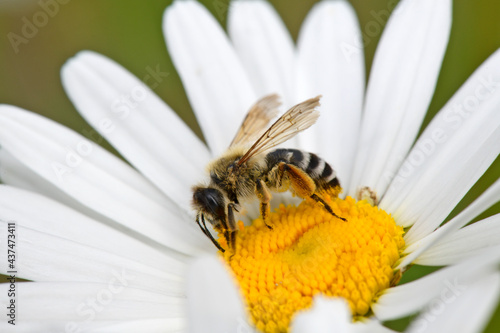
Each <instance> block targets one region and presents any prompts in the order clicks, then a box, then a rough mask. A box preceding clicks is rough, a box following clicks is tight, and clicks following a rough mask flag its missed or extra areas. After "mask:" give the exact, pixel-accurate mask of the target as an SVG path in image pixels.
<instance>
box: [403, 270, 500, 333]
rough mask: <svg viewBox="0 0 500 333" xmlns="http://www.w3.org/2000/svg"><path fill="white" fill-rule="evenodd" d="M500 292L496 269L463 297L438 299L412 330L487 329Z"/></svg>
mask: <svg viewBox="0 0 500 333" xmlns="http://www.w3.org/2000/svg"><path fill="white" fill-rule="evenodd" d="M499 295H500V274H499V273H494V274H491V275H488V276H485V277H482V278H481V279H480V280H479V281H477V282H474V283H472V284H471V285H470V286H469V287H468V288H467V290H465V291H464V292H463V294H460V295H459V297H456V296H455V295H452V294H449V296H451V297H447V298H443V297H441V298H438V299H435V300H434V301H433V302H432V303H431V305H430V307H429V308H428V309H427V310H426V311H425V312H424V313H423V314H421V315H420V316H419V317H418V318H417V319H415V320H414V321H413V322H412V324H411V325H410V327H409V328H408V331H407V332H408V333H417V332H419V333H420V332H421V333H424V332H425V333H440V332H463V333H468V332H470V333H472V332H483V330H484V328H485V327H486V325H487V324H488V320H489V318H490V317H491V315H492V314H493V311H494V310H495V308H496V305H497V303H498V297H499Z"/></svg>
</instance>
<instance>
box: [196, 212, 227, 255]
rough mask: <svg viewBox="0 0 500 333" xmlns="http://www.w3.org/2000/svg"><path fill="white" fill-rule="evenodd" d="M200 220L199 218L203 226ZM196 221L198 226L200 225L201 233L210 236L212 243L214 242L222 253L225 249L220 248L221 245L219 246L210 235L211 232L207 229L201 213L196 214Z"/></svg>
mask: <svg viewBox="0 0 500 333" xmlns="http://www.w3.org/2000/svg"><path fill="white" fill-rule="evenodd" d="M200 220H201V223H202V224H203V226H202V225H201V223H200ZM196 223H198V226H199V227H200V229H201V231H203V233H204V234H205V236H207V237H208V238H210V240H211V241H212V243H214V245H215V246H216V247H217V248H218V249H219V251H221V252H222V253H224V252H225V251H226V250H224V249H223V248H222V246H220V244H219V242H218V241H216V240H215V239H214V237H213V236H212V234H211V233H210V231H209V230H208V228H207V225H206V223H205V217H204V216H203V214H198V215H197V216H196Z"/></svg>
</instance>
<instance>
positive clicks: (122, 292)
mask: <svg viewBox="0 0 500 333" xmlns="http://www.w3.org/2000/svg"><path fill="white" fill-rule="evenodd" d="M8 289H9V284H6V283H2V284H0V291H1V292H2V295H7V291H8ZM16 292H17V302H16V306H17V311H16V312H17V313H16V321H17V322H18V323H19V324H20V325H21V323H26V324H28V325H29V324H35V325H36V324H37V323H38V324H39V325H40V324H41V323H43V322H49V323H51V324H52V325H53V326H52V327H53V329H52V330H49V331H50V332H64V331H65V330H64V329H65V327H71V326H80V325H85V324H86V323H88V322H89V321H111V320H113V321H118V320H124V319H128V320H141V319H154V318H156V319H157V318H180V317H183V315H184V306H185V300H184V299H182V298H176V297H171V296H167V295H162V294H161V293H155V292H150V291H147V290H141V289H135V288H131V287H129V286H126V285H120V284H119V283H118V282H116V281H115V282H113V283H79V282H74V283H70V282H65V283H57V282H17V283H16ZM7 302H8V299H7V297H2V298H1V299H0V305H1V306H2V308H5V307H6V303H7ZM3 323H5V321H4V320H2V324H3ZM66 325H68V326H66ZM41 327H43V326H41ZM56 327H57V329H56ZM37 331H40V330H37ZM42 331H45V330H42ZM45 332H47V331H45Z"/></svg>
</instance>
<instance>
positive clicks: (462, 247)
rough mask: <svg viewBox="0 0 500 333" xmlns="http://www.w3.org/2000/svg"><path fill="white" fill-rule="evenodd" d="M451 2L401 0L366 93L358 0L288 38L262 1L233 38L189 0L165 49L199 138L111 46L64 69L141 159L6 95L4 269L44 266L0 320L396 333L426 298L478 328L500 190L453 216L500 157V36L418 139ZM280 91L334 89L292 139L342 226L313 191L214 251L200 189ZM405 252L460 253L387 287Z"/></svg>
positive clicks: (425, 317)
mask: <svg viewBox="0 0 500 333" xmlns="http://www.w3.org/2000/svg"><path fill="white" fill-rule="evenodd" d="M451 12H452V8H451V1H450V0H441V1H433V0H418V1H417V0H402V1H401V3H400V4H399V5H398V7H397V8H396V9H395V11H394V12H393V14H392V16H391V18H390V20H389V22H388V24H387V27H386V29H385V31H384V33H383V36H382V39H381V41H380V44H379V46H378V49H377V53H376V56H375V60H374V63H373V70H372V73H371V75H370V80H369V83H368V86H367V88H366V92H365V72H364V60H363V52H362V48H361V46H362V43H361V40H360V32H359V27H358V22H357V18H356V15H355V14H354V11H353V9H352V8H351V7H350V5H349V4H348V3H347V2H346V1H343V0H339V1H323V2H320V3H318V4H316V5H315V6H314V8H313V9H312V10H311V12H310V13H309V15H308V16H307V18H306V20H305V22H304V25H303V28H302V30H301V33H300V37H299V41H298V44H297V45H294V44H293V42H292V40H291V38H290V36H289V34H288V32H287V31H286V29H285V27H284V25H283V23H282V21H281V20H280V18H279V17H278V15H277V14H276V12H275V11H274V10H273V8H272V7H271V6H270V5H269V4H268V3H267V2H265V1H235V2H233V3H232V4H231V8H230V10H229V24H228V33H229V38H228V37H227V36H226V34H225V32H224V31H223V30H222V28H221V27H220V26H219V25H218V24H217V23H216V21H215V20H214V18H213V17H211V15H210V14H209V13H208V11H207V10H206V9H205V8H204V7H203V6H201V5H200V4H198V3H197V2H195V1H191V0H189V1H177V2H175V3H174V4H173V5H172V6H170V7H169V8H167V10H166V12H165V16H164V32H165V36H166V40H167V47H168V51H169V53H170V55H171V57H172V59H173V61H174V63H175V66H176V68H177V70H178V72H179V75H180V77H181V79H182V81H183V84H184V87H185V90H186V92H187V95H188V97H189V100H190V102H191V104H192V106H193V109H194V111H195V113H196V116H197V118H198V120H199V124H200V127H201V129H202V130H203V133H204V136H205V138H206V142H207V146H205V145H204V144H203V143H202V142H201V141H200V140H199V139H198V138H197V137H196V135H194V134H193V132H192V131H191V130H190V129H189V128H188V127H187V126H186V125H185V124H184V123H183V122H182V121H181V120H180V119H179V118H178V117H177V115H176V114H175V113H174V112H173V111H172V110H171V109H170V108H169V107H168V106H167V105H166V104H165V103H164V102H163V101H161V100H160V99H159V98H158V97H157V96H156V95H155V94H154V93H153V92H152V90H151V89H150V88H148V86H147V85H146V84H145V83H144V82H142V81H140V80H138V79H137V78H135V77H134V76H132V75H131V74H130V73H128V72H127V71H126V70H125V69H123V68H122V67H121V66H120V65H118V64H116V63H114V62H113V61H111V60H109V59H107V58H105V57H104V56H102V55H99V54H96V53H93V52H89V51H84V52H81V53H79V54H78V55H77V56H75V57H74V58H72V59H71V60H69V61H68V62H67V63H66V64H65V66H64V68H63V70H62V80H63V84H64V87H65V89H66V91H67V93H68V95H69V97H70V98H71V100H72V101H73V103H74V104H75V106H76V108H77V109H78V110H79V112H80V113H81V114H82V116H83V117H84V118H85V119H86V120H87V121H88V122H89V123H90V124H91V125H93V127H94V128H95V129H96V131H98V132H99V133H100V134H101V135H102V136H103V137H105V138H106V139H107V140H108V141H109V142H110V143H111V144H112V145H113V146H114V147H115V148H116V149H117V151H118V152H119V153H120V154H121V155H122V156H123V157H124V158H125V159H126V160H127V161H128V162H129V163H130V164H131V165H132V167H131V166H129V165H128V164H126V163H125V162H123V161H122V160H121V159H119V158H117V157H115V156H114V155H112V154H111V153H109V152H107V151H105V150H104V149H102V148H101V147H99V146H98V145H96V144H94V143H93V142H91V141H89V140H88V139H86V138H85V137H83V136H81V135H79V134H77V133H75V132H73V131H72V130H69V129H67V128H65V127H63V126H61V125H59V124H57V123H55V122H53V121H51V120H49V119H46V118H44V117H41V116H39V115H36V114H34V113H32V112H29V111H25V110H22V109H20V108H17V107H14V106H8V105H2V106H0V128H1V130H0V146H1V149H0V165H1V170H0V171H1V174H0V176H1V179H2V181H3V183H4V185H1V186H0V192H1V196H0V219H1V221H0V222H1V224H2V233H3V236H2V239H7V236H8V235H9V234H12V235H15V237H12V238H15V251H16V254H17V257H16V261H15V262H14V263H12V264H11V265H13V266H8V262H7V261H5V260H3V262H2V263H1V264H0V265H1V266H0V269H1V271H0V273H2V274H6V275H10V274H15V275H16V276H18V277H21V278H24V279H27V280H31V281H33V282H22V283H21V282H17V283H14V287H15V290H16V296H15V298H11V299H14V300H15V302H14V303H15V306H16V307H17V308H16V310H14V312H15V313H16V315H15V316H14V317H15V324H16V325H15V330H13V327H14V326H13V325H12V324H11V323H9V322H8V321H6V320H3V321H2V322H0V327H1V329H2V331H6V332H8V331H15V332H33V331H47V332H61V331H64V332H90V331H91V332H137V331H143V332H184V331H189V332H284V331H290V332H294V333H301V332H311V331H314V332H331V331H333V330H336V331H345V332H351V331H356V332H357V331H367V332H377V331H380V332H385V331H390V330H389V329H387V328H385V327H384V326H383V325H382V322H384V321H387V320H392V319H396V318H400V317H404V316H407V315H410V314H414V313H417V312H420V315H419V317H417V318H416V319H415V320H414V321H413V322H412V324H411V325H410V327H409V328H408V331H410V332H440V331H443V330H444V328H446V330H453V329H455V331H458V330H459V329H460V330H461V331H463V332H477V331H480V330H481V329H482V328H483V327H484V325H485V324H486V323H487V321H488V318H489V317H490V315H491V313H492V311H493V310H494V308H495V305H496V304H497V301H498V296H499V292H500V275H499V272H498V270H497V267H496V265H497V264H498V262H500V236H499V235H500V215H498V214H497V215H494V216H492V217H489V218H487V219H484V220H482V221H479V222H477V223H475V224H472V225H470V226H465V225H466V224H467V223H468V222H469V221H471V220H472V219H473V218H474V217H476V216H477V215H479V214H480V213H482V212H483V211H485V210H486V209H487V208H488V207H490V206H491V205H493V204H494V203H496V202H497V201H498V199H499V198H500V181H497V182H496V183H495V184H493V185H492V186H491V187H490V188H489V189H488V190H487V191H486V192H485V193H483V194H482V195H481V196H480V197H479V198H478V199H477V200H476V201H475V202H474V203H473V204H471V205H470V206H469V207H467V208H466V209H465V210H463V211H462V212H461V213H459V214H458V215H457V216H456V217H454V218H453V219H452V220H450V221H449V222H447V223H446V224H444V225H442V226H440V225H441V224H442V222H443V221H444V220H445V219H446V217H447V216H448V215H449V214H450V212H451V211H452V210H453V209H454V208H455V207H456V205H457V204H458V202H459V201H460V200H461V198H462V197H463V196H464V195H465V193H467V191H468V190H469V189H470V188H471V187H472V185H474V183H475V182H476V181H477V180H478V179H479V177H480V176H481V175H482V174H483V173H484V172H485V171H486V169H487V168H488V167H489V165H490V164H491V163H492V162H493V161H494V159H495V158H496V157H497V156H498V154H499V151H500V143H499V142H500V113H499V112H498V110H497V108H498V107H499V106H500V89H499V86H500V52H499V51H497V52H495V53H494V54H493V55H491V56H490V58H489V59H488V60H486V61H485V62H484V64H483V65H481V66H480V67H479V68H478V69H477V70H476V72H474V73H473V74H472V75H471V77H470V78H469V80H467V82H466V83H465V84H464V85H463V86H462V87H461V88H460V89H459V91H458V92H457V93H456V94H455V95H454V96H453V97H452V98H451V100H450V101H449V103H448V104H447V105H445V106H444V108H443V109H442V110H441V111H440V112H439V113H438V114H437V115H436V117H435V118H434V119H433V120H432V122H431V123H430V124H429V125H428V126H427V127H426V129H425V130H424V132H423V133H422V134H421V135H420V136H419V137H418V139H417V134H418V130H419V128H420V126H421V124H422V121H423V117H424V115H425V113H426V110H427V108H428V106H429V103H430V100H431V97H432V94H433V91H434V87H435V84H436V81H437V77H438V73H439V69H440V66H441V62H442V59H443V56H444V52H445V49H446V45H447V42H448V37H449V32H450V26H451ZM410 37H411V38H410ZM269 93H278V94H280V95H281V96H282V99H283V104H284V106H285V107H290V106H292V105H293V104H295V103H297V102H300V101H302V100H304V99H306V98H309V97H312V96H316V95H318V94H321V95H323V98H322V100H321V104H322V105H321V107H320V108H319V110H320V112H321V119H320V121H319V122H318V123H317V124H316V125H315V126H314V127H313V128H311V129H309V130H308V131H305V132H303V133H301V134H300V135H299V136H297V137H296V138H294V139H293V140H290V141H288V142H287V147H290V148H294V147H295V148H300V149H303V150H305V151H310V152H314V153H317V154H318V155H319V156H321V157H322V158H324V159H325V160H326V161H328V162H329V163H331V164H332V166H333V167H334V168H335V170H336V172H337V176H338V178H339V179H340V181H341V183H342V185H343V187H344V192H343V194H342V195H341V197H340V198H336V197H335V196H331V197H327V198H326V199H325V200H327V201H328V203H329V204H331V206H332V208H333V209H334V210H335V211H336V212H338V214H339V215H340V216H344V217H346V218H347V222H344V221H340V220H339V219H336V218H333V217H332V216H330V215H328V213H326V212H325V210H324V209H323V208H322V207H318V205H315V204H314V203H311V202H309V201H308V200H306V201H304V202H302V203H300V205H299V206H298V207H292V206H289V207H285V206H280V207H279V208H278V209H276V210H275V211H274V212H273V213H272V214H271V216H270V219H271V221H272V222H273V226H274V229H273V230H269V229H267V228H265V227H263V226H262V221H261V220H260V219H257V220H255V221H254V223H253V225H247V226H245V227H243V226H241V229H242V230H241V232H239V233H238V236H237V237H238V239H237V246H236V248H235V249H234V253H231V255H229V254H228V253H226V254H224V255H221V254H220V253H219V254H217V249H216V248H215V247H214V246H213V245H212V244H211V242H210V241H209V240H208V238H206V237H205V236H204V235H203V233H202V232H200V230H199V229H198V226H197V225H196V223H195V221H194V212H193V211H192V209H191V207H190V198H191V196H192V194H191V189H190V187H191V185H193V184H195V183H196V182H197V181H199V180H200V179H202V178H203V176H204V167H205V165H206V164H207V163H208V162H209V160H210V159H212V158H214V157H217V156H218V155H219V154H220V153H222V152H223V151H224V150H225V149H226V147H227V146H228V144H229V143H230V142H231V139H232V137H233V136H234V134H235V132H236V130H237V128H238V126H239V124H240V123H241V121H242V119H243V117H244V115H245V112H246V111H247V110H248V109H249V107H250V106H251V105H252V104H253V103H254V102H255V101H256V100H257V99H258V98H260V97H262V96H263V95H266V94H269ZM415 140H416V142H415V143H414V141H415ZM355 199H367V200H358V201H356V200H355ZM372 204H377V206H373V205H372ZM301 214H302V215H301ZM249 215H250V217H251V218H256V217H257V215H255V214H254V215H255V216H251V214H250V213H249ZM9 230H12V232H9ZM220 240H221V242H222V243H223V241H224V239H220ZM226 252H230V251H226ZM198 257H199V258H198ZM193 258H197V259H195V260H194V259H193ZM224 262H225V263H224ZM412 264H420V265H428V266H447V267H445V268H443V269H441V270H438V271H437V272H434V273H432V274H429V275H427V276H425V277H423V278H419V279H417V280H415V281H413V282H409V283H405V284H402V285H399V286H396V285H397V283H398V281H399V278H400V277H401V274H404V272H405V270H407V269H408V267H409V266H410V265H412ZM13 271H15V272H16V273H12V272H13ZM9 288H12V285H11V284H9V283H8V284H2V285H0V289H1V290H0V293H1V294H2V295H7V294H8V292H9ZM6 302H11V301H9V300H7V301H6V300H5V298H4V297H2V299H1V301H0V303H1V304H2V307H3V308H4V309H5V308H6V307H7V306H9V305H10V303H9V304H8V303H6ZM9 311H10V310H9ZM16 311H17V312H16Z"/></svg>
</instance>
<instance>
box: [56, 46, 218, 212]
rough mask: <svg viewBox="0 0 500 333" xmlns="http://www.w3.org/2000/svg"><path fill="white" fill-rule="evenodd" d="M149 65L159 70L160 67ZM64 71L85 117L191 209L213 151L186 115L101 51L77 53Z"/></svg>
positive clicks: (64, 79) (69, 89)
mask: <svg viewBox="0 0 500 333" xmlns="http://www.w3.org/2000/svg"><path fill="white" fill-rule="evenodd" d="M148 70H149V72H150V73H156V72H157V71H158V70H159V68H154V69H152V68H150V67H148ZM160 72H161V71H160ZM61 75H62V82H63V85H64V88H65V89H66V92H67V93H68V95H69V97H70V98H71V100H72V101H73V103H74V104H75V106H76V108H77V109H78V110H79V112H80V113H81V114H82V116H83V117H84V118H85V119H86V120H87V121H88V122H89V123H90V124H91V125H92V126H93V127H94V128H95V129H96V130H97V131H98V132H99V133H100V134H101V135H102V136H103V137H104V138H106V140H107V141H109V142H110V143H111V144H112V145H113V146H114V147H115V148H116V149H117V150H118V151H119V152H120V154H122V155H123V156H124V157H125V158H126V159H127V160H128V161H129V162H130V163H131V164H132V165H133V166H135V167H136V168H137V169H138V170H139V171H141V172H142V173H143V174H144V175H145V176H146V177H148V178H149V179H150V180H151V181H152V182H153V183H154V184H155V185H156V186H158V187H159V188H160V189H161V190H162V191H163V192H164V193H166V194H167V195H168V197H169V198H171V199H172V200H173V201H175V202H177V203H178V204H180V205H181V206H182V207H183V208H185V209H186V210H188V209H189V200H190V197H191V193H190V191H189V187H190V185H191V184H193V183H194V182H195V181H196V180H197V179H198V178H199V177H200V175H201V174H202V173H203V168H204V166H205V165H206V163H207V162H208V161H209V158H210V154H209V152H208V150H207V148H206V147H205V145H204V144H203V143H202V142H201V141H200V140H199V139H198V138H197V137H196V136H195V135H194V134H193V132H192V131H191V130H190V129H189V128H188V127H187V126H186V125H185V124H184V123H183V122H182V120H181V119H180V118H179V117H178V116H177V115H176V114H175V113H174V112H173V111H172V110H171V109H170V108H169V107H168V106H167V105H166V104H165V103H163V101H161V100H160V99H159V98H158V97H157V96H156V95H155V94H154V93H153V91H152V90H151V89H150V88H149V87H148V86H147V85H146V84H144V83H143V82H142V81H140V80H138V79H137V78H136V77H134V76H133V75H131V74H130V73H129V72H127V71H126V70H125V69H124V68H122V67H121V66H120V65H118V64H116V63H115V62H113V61H111V60H109V59H108V58H106V57H104V56H102V55H100V54H97V53H94V52H90V51H84V52H80V53H78V55H77V56H75V57H74V58H72V59H70V60H68V62H67V63H66V64H65V65H64V66H63V68H62V73H61ZM148 75H149V76H150V77H151V76H152V75H151V74H148ZM155 75H158V73H156V74H155ZM162 75H164V74H162ZM159 80H162V78H161V77H159ZM149 81H151V79H150V80H149ZM149 81H146V82H149ZM153 82H155V81H154V80H153ZM154 84H156V85H158V84H159V82H155V83H154Z"/></svg>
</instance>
